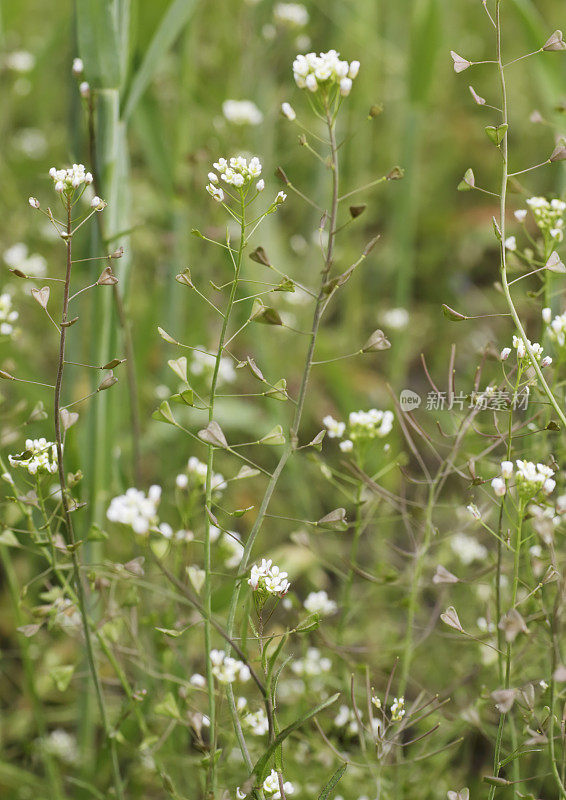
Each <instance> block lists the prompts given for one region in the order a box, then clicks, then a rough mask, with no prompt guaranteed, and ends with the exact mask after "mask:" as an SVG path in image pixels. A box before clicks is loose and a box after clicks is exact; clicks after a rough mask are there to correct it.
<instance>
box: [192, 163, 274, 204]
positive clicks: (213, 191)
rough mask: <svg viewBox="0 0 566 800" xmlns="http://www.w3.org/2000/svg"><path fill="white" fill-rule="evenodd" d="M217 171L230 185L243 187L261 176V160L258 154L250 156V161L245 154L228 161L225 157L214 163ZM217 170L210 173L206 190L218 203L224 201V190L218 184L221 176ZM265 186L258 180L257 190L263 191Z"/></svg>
mask: <svg viewBox="0 0 566 800" xmlns="http://www.w3.org/2000/svg"><path fill="white" fill-rule="evenodd" d="M213 167H214V169H215V170H216V172H218V173H219V175H220V179H221V180H223V181H224V183H227V184H228V185H229V186H235V187H236V189H243V188H244V187H246V186H248V185H249V183H250V182H251V181H252V180H255V178H259V176H260V175H261V169H262V167H261V161H260V160H259V158H258V157H257V156H253V158H250V160H249V163H248V160H247V159H246V158H244V157H243V156H235V157H233V158H231V159H230V161H229V162H228V161H227V160H226V159H225V158H219V159H218V161H215V162H214V164H213ZM216 172H209V173H208V180H209V181H210V183H209V184H208V185H207V187H206V191H207V192H208V193H209V195H210V196H211V197H212V199H213V200H216V201H217V202H218V203H222V202H223V201H224V192H223V190H222V189H221V188H220V186H218V183H219V178H218V175H217V174H216ZM263 187H264V184H263V181H258V183H257V187H256V188H257V190H258V191H261V190H262V189H263Z"/></svg>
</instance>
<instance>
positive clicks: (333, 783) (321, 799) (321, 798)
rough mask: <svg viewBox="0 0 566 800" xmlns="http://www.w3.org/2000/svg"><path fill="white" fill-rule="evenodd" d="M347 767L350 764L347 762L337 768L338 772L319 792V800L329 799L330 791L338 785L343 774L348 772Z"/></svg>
mask: <svg viewBox="0 0 566 800" xmlns="http://www.w3.org/2000/svg"><path fill="white" fill-rule="evenodd" d="M347 769H348V765H347V764H342V766H341V767H339V768H338V769H337V770H336V772H335V773H334V775H333V776H332V777H331V778H330V780H329V781H328V783H327V784H326V786H325V787H324V789H323V790H322V792H321V793H320V794H319V796H318V800H328V798H329V796H330V792H331V791H332V790H333V789H334V787H335V786H336V785H337V783H338V781H339V780H340V779H341V778H342V775H343V774H344V773H345V772H346V770H347Z"/></svg>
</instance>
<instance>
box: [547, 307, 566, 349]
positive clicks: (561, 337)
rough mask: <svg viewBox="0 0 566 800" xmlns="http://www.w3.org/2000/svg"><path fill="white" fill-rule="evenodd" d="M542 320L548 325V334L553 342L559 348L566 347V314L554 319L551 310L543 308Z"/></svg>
mask: <svg viewBox="0 0 566 800" xmlns="http://www.w3.org/2000/svg"><path fill="white" fill-rule="evenodd" d="M542 318H543V321H544V322H546V324H547V325H548V328H547V333H548V335H549V337H550V338H551V340H552V341H553V342H556V344H557V345H558V346H559V347H564V344H566V312H565V313H564V314H558V315H557V316H556V317H554V319H552V311H551V309H550V308H543V310H542Z"/></svg>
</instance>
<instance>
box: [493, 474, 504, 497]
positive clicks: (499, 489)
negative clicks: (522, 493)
mask: <svg viewBox="0 0 566 800" xmlns="http://www.w3.org/2000/svg"><path fill="white" fill-rule="evenodd" d="M491 488H492V489H493V491H494V492H495V494H496V495H497V497H503V495H504V494H505V492H506V491H507V487H506V486H505V481H504V480H503V478H494V479H493V480H492V482H491Z"/></svg>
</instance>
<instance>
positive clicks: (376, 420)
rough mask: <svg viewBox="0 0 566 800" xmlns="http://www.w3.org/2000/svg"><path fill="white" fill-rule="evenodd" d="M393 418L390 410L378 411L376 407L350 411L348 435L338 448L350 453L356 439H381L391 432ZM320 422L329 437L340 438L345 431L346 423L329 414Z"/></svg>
mask: <svg viewBox="0 0 566 800" xmlns="http://www.w3.org/2000/svg"><path fill="white" fill-rule="evenodd" d="M394 419H395V417H394V416H393V412H392V411H379V410H378V409H377V408H370V409H369V411H352V412H351V413H350V415H349V417H348V435H347V438H346V439H344V441H342V442H340V445H339V446H340V450H342V452H343V453H350V452H351V451H352V450H353V449H354V444H355V443H356V442H358V441H364V440H365V441H367V440H369V439H376V438H379V439H382V438H383V437H385V436H387V435H388V434H389V433H391V430H392V428H393V420H394ZM322 424H323V425H324V427H325V428H326V430H327V431H328V437H329V439H341V438H342V436H344V434H345V432H346V423H345V422H340V421H338V420H336V419H334V417H332V416H331V415H330V414H328V415H327V416H326V417H324V419H323V420H322Z"/></svg>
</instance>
